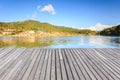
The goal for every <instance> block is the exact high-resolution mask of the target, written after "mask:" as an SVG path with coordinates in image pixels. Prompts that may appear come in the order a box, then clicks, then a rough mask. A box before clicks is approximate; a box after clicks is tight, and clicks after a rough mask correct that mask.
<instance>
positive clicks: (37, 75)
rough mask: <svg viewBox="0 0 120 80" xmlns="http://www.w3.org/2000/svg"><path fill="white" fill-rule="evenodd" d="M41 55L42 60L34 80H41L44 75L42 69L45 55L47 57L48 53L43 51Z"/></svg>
mask: <svg viewBox="0 0 120 80" xmlns="http://www.w3.org/2000/svg"><path fill="white" fill-rule="evenodd" d="M41 54H42V56H41V59H40V61H39V65H38V68H37V70H36V73H35V77H34V80H39V78H40V76H41V74H42V73H41V72H42V68H43V64H44V59H45V55H46V52H45V50H44V49H42V52H41Z"/></svg>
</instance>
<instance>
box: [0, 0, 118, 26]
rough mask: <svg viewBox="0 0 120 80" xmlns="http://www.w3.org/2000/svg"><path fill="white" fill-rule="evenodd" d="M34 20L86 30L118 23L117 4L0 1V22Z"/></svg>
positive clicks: (93, 0) (111, 0) (86, 0)
mask: <svg viewBox="0 0 120 80" xmlns="http://www.w3.org/2000/svg"><path fill="white" fill-rule="evenodd" d="M28 19H34V20H38V21H41V22H48V23H51V24H54V25H61V26H68V27H75V28H81V27H82V28H86V27H91V26H94V25H96V24H101V25H102V24H104V25H117V24H119V23H120V0H1V1H0V22H14V21H22V20H28Z"/></svg>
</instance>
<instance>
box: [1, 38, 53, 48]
mask: <svg viewBox="0 0 120 80" xmlns="http://www.w3.org/2000/svg"><path fill="white" fill-rule="evenodd" d="M52 44H53V40H52V38H51V37H39V38H38V37H0V47H7V46H16V47H27V48H30V47H47V46H50V45H52Z"/></svg>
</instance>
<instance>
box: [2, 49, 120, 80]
mask: <svg viewBox="0 0 120 80" xmlns="http://www.w3.org/2000/svg"><path fill="white" fill-rule="evenodd" d="M0 80H120V48H91V49H89V48H60V49H57V48H56V49H55V48H53V49H52V48H15V47H8V48H0Z"/></svg>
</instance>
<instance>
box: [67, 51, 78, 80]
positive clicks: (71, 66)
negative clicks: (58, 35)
mask: <svg viewBox="0 0 120 80" xmlns="http://www.w3.org/2000/svg"><path fill="white" fill-rule="evenodd" d="M69 54H70V52H69V51H68V49H65V56H66V59H67V62H68V64H69V67H70V69H71V74H72V75H73V79H74V80H79V79H80V78H79V77H78V74H77V71H76V70H75V66H74V64H73V62H72V60H71V58H70V56H69Z"/></svg>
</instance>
